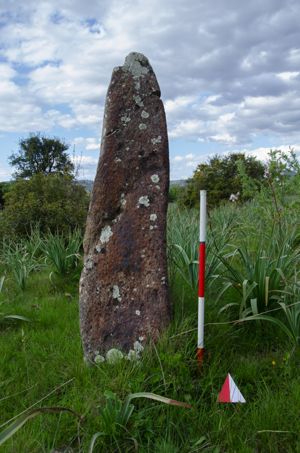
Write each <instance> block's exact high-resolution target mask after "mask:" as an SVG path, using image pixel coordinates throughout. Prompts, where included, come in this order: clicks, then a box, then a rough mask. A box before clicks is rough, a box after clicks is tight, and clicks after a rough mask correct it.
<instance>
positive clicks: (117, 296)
mask: <svg viewBox="0 0 300 453" xmlns="http://www.w3.org/2000/svg"><path fill="white" fill-rule="evenodd" d="M112 297H113V299H118V301H119V302H121V300H122V298H121V294H120V288H119V287H118V285H113V289H112Z"/></svg>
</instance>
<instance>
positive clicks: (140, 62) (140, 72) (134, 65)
mask: <svg viewBox="0 0 300 453" xmlns="http://www.w3.org/2000/svg"><path fill="white" fill-rule="evenodd" d="M123 69H125V70H127V71H129V72H131V74H132V75H133V76H134V77H142V76H144V75H146V74H148V72H150V71H151V72H153V69H152V67H151V65H150V63H149V60H148V58H147V57H145V55H143V54H142V53H139V52H130V54H128V55H127V57H126V58H125V62H124V65H123Z"/></svg>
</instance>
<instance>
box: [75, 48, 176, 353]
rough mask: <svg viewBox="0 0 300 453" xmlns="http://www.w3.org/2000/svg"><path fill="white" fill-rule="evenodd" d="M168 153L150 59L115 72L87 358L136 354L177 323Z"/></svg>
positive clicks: (87, 281) (89, 236) (93, 221)
mask: <svg viewBox="0 0 300 453" xmlns="http://www.w3.org/2000/svg"><path fill="white" fill-rule="evenodd" d="M168 188H169V155H168V137H167V127H166V119H165V113H164V107H163V103H162V101H161V99H160V88H159V85H158V83H157V80H156V77H155V74H154V72H153V69H152V67H151V66H150V64H149V61H148V59H147V58H146V57H145V56H144V55H142V54H140V53H130V54H129V55H128V56H127V57H126V59H125V63H124V65H123V66H121V67H117V68H115V69H114V70H113V74H112V78H111V82H110V86H109V89H108V93H107V97H106V105H105V114H104V125H103V133H102V143H101V153H100V159H99V164H98V169H97V175H96V179H95V182H94V186H93V191H92V195H91V203H90V209H89V213H88V219H87V225H86V231H85V238H84V268H83V271H82V275H81V280H80V327H81V335H82V340H83V347H84V354H85V358H86V359H87V360H89V361H93V360H94V359H95V356H96V355H98V354H104V353H105V352H107V351H108V350H110V349H112V348H116V349H119V350H121V351H122V352H123V353H129V356H130V354H132V351H133V350H134V349H135V350H137V348H138V350H139V351H140V350H141V349H143V345H144V344H145V342H147V341H148V340H154V341H155V340H156V339H157V338H158V335H159V333H160V332H161V331H162V330H163V329H164V328H165V327H166V326H167V325H168V323H169V321H170V306H169V300H168V282H167V280H168V279H167V257H166V213H167V196H168Z"/></svg>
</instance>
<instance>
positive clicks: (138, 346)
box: [133, 341, 144, 354]
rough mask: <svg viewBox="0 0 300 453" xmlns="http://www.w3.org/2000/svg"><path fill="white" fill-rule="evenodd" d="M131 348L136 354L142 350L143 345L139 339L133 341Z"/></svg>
mask: <svg viewBox="0 0 300 453" xmlns="http://www.w3.org/2000/svg"><path fill="white" fill-rule="evenodd" d="M133 349H134V350H135V352H136V353H137V354H140V353H141V352H143V350H144V346H143V345H142V343H140V342H139V341H135V342H134V344H133Z"/></svg>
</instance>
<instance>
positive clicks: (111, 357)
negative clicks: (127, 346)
mask: <svg viewBox="0 0 300 453" xmlns="http://www.w3.org/2000/svg"><path fill="white" fill-rule="evenodd" d="M123 357H124V355H123V354H122V352H121V351H119V349H114V348H113V349H110V350H109V351H107V353H106V360H107V362H108V363H110V364H111V365H115V364H116V363H118V362H120V360H122V359H123Z"/></svg>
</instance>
